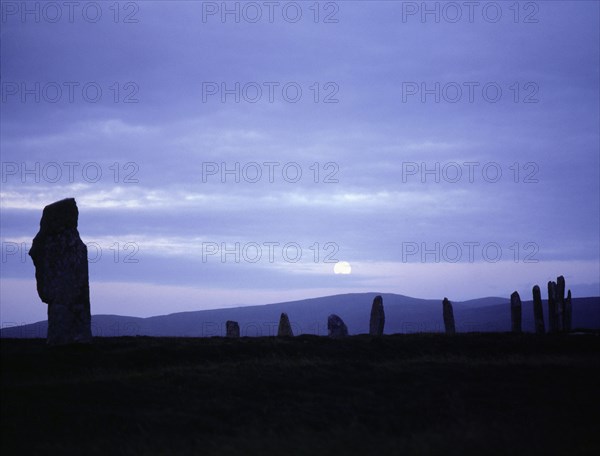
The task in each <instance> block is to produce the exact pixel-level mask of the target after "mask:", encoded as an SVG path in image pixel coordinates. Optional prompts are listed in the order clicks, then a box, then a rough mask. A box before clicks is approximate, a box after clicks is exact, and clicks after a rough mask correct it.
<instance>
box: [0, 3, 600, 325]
mask: <svg viewBox="0 0 600 456" xmlns="http://www.w3.org/2000/svg"><path fill="white" fill-rule="evenodd" d="M23 5H24V3H22V2H10V1H6V2H5V1H3V2H2V17H1V21H2V22H1V85H2V99H1V105H0V108H1V115H2V118H1V120H2V122H1V154H2V156H1V159H2V183H1V185H2V187H1V204H2V206H1V211H0V214H1V240H2V262H1V268H2V269H1V275H0V278H1V282H2V283H1V318H0V319H1V323H2V325H3V326H7V325H11V324H14V323H24V322H33V321H37V320H41V319H44V318H45V315H46V306H45V304H43V303H42V302H41V301H40V300H39V298H38V296H37V293H36V290H35V281H34V267H33V264H32V262H31V260H30V258H29V257H28V256H27V255H26V251H27V250H28V248H29V247H30V245H31V240H32V239H33V237H34V236H35V234H36V232H37V230H38V224H39V219H40V217H41V214H42V209H43V207H44V206H45V205H47V204H49V203H52V202H54V201H56V200H59V199H62V198H65V197H75V198H76V200H77V204H78V206H79V210H80V219H79V231H80V234H81V237H82V239H83V241H84V242H86V243H87V244H88V249H89V257H90V289H91V299H92V313H118V314H122V315H136V316H149V315H157V314H167V313H172V312H177V311H184V310H197V309H206V308H216V307H229V306H235V305H244V304H266V303H270V302H279V301H285V300H291V299H297V298H307V297H315V296H322V295H329V294H337V293H347V292H359V291H380V292H395V293H399V294H405V295H410V296H415V297H421V298H440V299H442V298H443V297H444V296H448V297H449V298H450V299H454V300H463V299H469V298H477V297H484V296H505V297H508V296H509V295H510V293H511V292H512V291H514V290H518V291H519V292H520V293H521V296H522V298H523V299H530V296H531V288H532V286H533V285H534V284H539V285H540V286H541V287H542V289H545V284H546V282H547V281H548V280H550V279H554V280H555V279H556V276H558V275H561V274H562V275H564V276H565V278H566V281H567V286H568V287H569V288H571V289H572V291H573V295H574V296H592V295H594V296H597V295H600V285H599V279H598V277H599V276H600V259H599V258H600V254H599V251H600V242H599V234H598V233H599V232H600V222H599V210H600V209H599V207H600V188H599V182H600V175H599V173H600V152H599V151H600V144H599V137H600V131H599V128H600V127H599V125H600V119H599V112H600V106H599V83H598V81H599V80H600V74H599V73H600V62H599V55H600V49H599V42H600V36H599V30H600V24H599V17H600V13H599V5H600V3H599V2H597V1H581V2H577V1H537V2H518V3H515V2H513V1H510V2H474V3H470V4H469V3H467V4H465V2H428V3H426V4H424V3H422V2H400V1H398V2H393V1H386V2H377V1H368V2H367V1H339V2H319V3H316V2H314V1H308V2H274V3H268V2H267V3H265V2H228V3H227V4H226V6H225V8H226V11H225V10H224V7H223V3H222V2H194V1H185V2H177V1H169V2H166V1H152V2H120V3H118V4H117V5H118V8H116V7H115V2H112V1H111V2H74V3H72V4H71V6H70V7H69V6H68V5H65V4H63V3H62V2H27V3H26V8H27V10H24V9H23ZM315 5H316V6H315ZM515 5H516V6H515ZM300 173H301V174H300ZM337 261H345V262H347V263H348V264H349V266H350V268H351V273H350V274H336V273H334V266H335V263H336V262H337ZM337 269H338V272H339V271H340V270H345V272H348V271H347V270H348V267H347V265H345V266H342V267H340V266H339V265H338V268H337ZM543 296H544V297H545V292H544V293H543Z"/></svg>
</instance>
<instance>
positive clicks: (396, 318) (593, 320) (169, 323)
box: [0, 293, 600, 338]
mask: <svg viewBox="0 0 600 456" xmlns="http://www.w3.org/2000/svg"><path fill="white" fill-rule="evenodd" d="M377 294H378V293H352V294H343V295H334V296H326V297H321V298H313V299H305V300H300V301H291V302H283V303H276V304H268V305H261V306H248V307H236V308H228V309H215V310H199V311H193V312H180V313H174V314H170V315H161V316H155V317H148V318H138V317H128V316H120V315H93V316H92V332H93V334H94V336H99V337H117V336H138V335H139V336H166V337H169V336H175V337H211V336H224V335H225V322H226V321H227V320H235V321H237V322H239V324H240V330H241V335H242V336H251V337H252V336H273V335H275V334H276V333H277V326H278V322H279V316H280V314H281V313H282V312H286V313H287V314H288V316H289V318H290V321H291V324H292V329H293V331H294V334H295V335H298V334H317V335H326V334H327V316H328V315H329V314H332V313H335V314H338V315H339V316H340V317H342V319H343V320H344V322H345V323H346V325H347V326H348V331H349V333H350V334H363V333H368V331H369V327H368V325H369V315H370V311H371V303H372V301H373V298H374V297H375V296H376V295H377ZM381 295H382V297H383V303H384V308H385V315H386V323H385V333H386V334H394V333H414V332H440V331H443V329H444V326H443V321H442V304H441V300H426V299H417V298H411V297H408V296H402V295H397V294H391V293H381ZM509 306H510V304H509V300H508V299H504V298H493V297H492V298H481V299H475V300H470V301H463V302H453V307H454V316H455V320H456V327H457V331H459V332H495V331H500V332H501V331H509V330H510V307H509ZM544 319H545V322H546V325H547V324H548V315H547V303H546V301H544ZM573 328H586V329H600V297H593V298H575V299H573ZM46 330H47V321H40V322H37V323H33V324H28V325H23V326H15V327H8V328H3V329H2V330H1V331H0V337H3V338H40V337H41V338H44V337H46ZM523 330H524V331H527V332H532V331H533V304H532V302H531V301H524V302H523Z"/></svg>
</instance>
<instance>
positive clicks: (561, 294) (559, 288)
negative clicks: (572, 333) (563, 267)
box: [556, 276, 565, 331]
mask: <svg viewBox="0 0 600 456" xmlns="http://www.w3.org/2000/svg"><path fill="white" fill-rule="evenodd" d="M564 313H565V278H564V277H563V276H558V277H557V278H556V320H557V324H558V330H559V331H562V330H563V327H564V323H563V318H564Z"/></svg>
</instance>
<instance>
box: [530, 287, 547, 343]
mask: <svg viewBox="0 0 600 456" xmlns="http://www.w3.org/2000/svg"><path fill="white" fill-rule="evenodd" d="M533 319H534V321H535V332H536V334H544V333H545V332H546V328H545V326H544V311H543V309H542V292H541V291H540V287H538V286H537V285H536V286H534V287H533Z"/></svg>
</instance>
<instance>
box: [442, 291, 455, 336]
mask: <svg viewBox="0 0 600 456" xmlns="http://www.w3.org/2000/svg"><path fill="white" fill-rule="evenodd" d="M442 308H443V312H444V327H445V328H446V334H455V333H456V327H455V326H454V311H453V310H452V303H451V302H450V301H448V298H444V301H443V302H442Z"/></svg>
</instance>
